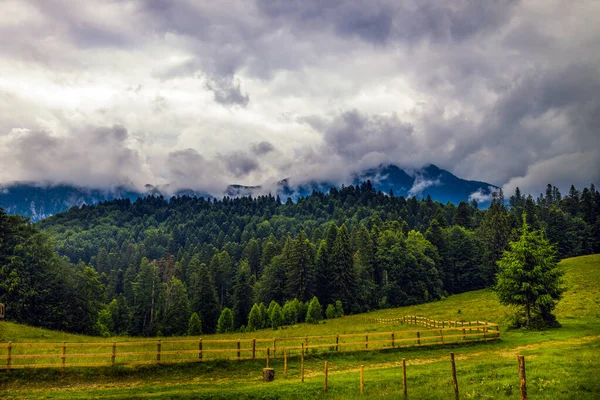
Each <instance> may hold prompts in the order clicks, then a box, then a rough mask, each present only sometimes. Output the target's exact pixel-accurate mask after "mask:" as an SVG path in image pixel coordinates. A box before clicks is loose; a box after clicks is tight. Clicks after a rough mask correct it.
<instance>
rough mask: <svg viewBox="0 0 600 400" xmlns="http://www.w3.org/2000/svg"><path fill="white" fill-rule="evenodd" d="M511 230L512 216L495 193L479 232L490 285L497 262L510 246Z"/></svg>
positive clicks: (486, 274)
mask: <svg viewBox="0 0 600 400" xmlns="http://www.w3.org/2000/svg"><path fill="white" fill-rule="evenodd" d="M511 231H512V228H511V226H510V216H509V214H508V212H507V210H506V207H505V206H504V204H503V203H502V202H501V201H500V199H499V197H498V196H497V195H496V194H495V193H493V194H492V204H491V205H490V208H489V209H488V211H487V212H486V213H485V216H484V218H483V220H482V221H481V226H480V227H479V232H478V233H479V236H480V237H481V239H482V243H483V249H484V252H483V264H484V268H485V269H486V271H485V272H484V277H485V280H486V283H487V284H488V285H490V284H492V283H493V282H494V279H495V276H496V272H497V266H496V262H497V261H498V260H499V259H500V257H502V253H503V252H504V250H505V249H506V248H507V247H508V242H509V241H510V238H511Z"/></svg>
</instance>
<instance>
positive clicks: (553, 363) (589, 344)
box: [0, 254, 600, 400]
mask: <svg viewBox="0 0 600 400" xmlns="http://www.w3.org/2000/svg"><path fill="white" fill-rule="evenodd" d="M560 266H561V267H562V268H563V269H564V270H565V272H566V274H565V287H566V288H567V291H566V292H565V294H564V298H563V300H562V301H561V302H560V303H559V306H558V308H557V317H558V319H559V321H560V322H561V323H562V325H563V327H562V328H558V329H552V330H548V331H543V332H535V331H534V332H531V331H523V330H516V331H512V330H507V329H506V328H507V323H508V320H509V316H508V314H509V313H510V310H509V309H508V308H506V307H503V306H500V305H499V304H498V302H497V300H496V298H495V295H494V294H493V293H492V292H491V291H489V290H479V291H474V292H468V293H462V294H459V295H455V296H451V297H449V298H446V299H443V300H440V301H437V302H434V303H429V304H423V305H418V306H410V307H401V308H396V309H387V310H380V311H376V312H373V313H368V314H361V315H355V316H350V317H345V318H341V319H335V320H331V321H327V323H326V324H320V325H307V324H299V325H298V326H294V327H291V328H288V329H282V330H278V331H276V332H275V331H273V330H264V331H259V332H254V333H246V334H235V335H204V338H207V339H208V338H237V337H241V338H244V337H274V336H275V337H279V336H288V335H290V334H294V335H318V334H331V333H344V332H360V331H367V330H368V331H375V330H381V329H387V330H389V329H390V326H388V325H384V326H382V325H377V324H373V323H371V322H368V321H369V319H370V318H372V317H393V316H397V315H405V314H417V315H427V316H430V317H437V318H440V319H442V318H443V319H458V320H460V319H463V318H464V319H471V318H473V319H486V320H492V321H498V322H500V323H501V326H502V337H501V340H500V341H498V342H494V343H484V344H476V345H470V346H463V347H460V346H458V347H454V348H453V349H452V351H454V352H455V353H456V354H457V360H458V361H457V362H458V372H459V384H460V386H461V393H463V396H465V397H466V398H478V397H485V396H487V397H491V398H500V399H505V398H518V377H517V376H516V354H525V356H526V358H527V360H528V364H527V368H528V371H527V374H528V382H529V386H528V391H529V395H530V396H531V398H535V399H554V398H565V399H578V400H581V399H594V398H597V395H599V394H600V385H599V383H598V381H597V380H595V379H594V375H595V372H596V371H597V370H598V368H600V361H599V359H600V358H599V356H600V336H599V335H598V333H599V332H600V289H599V288H600V274H598V271H599V270H600V255H598V254H597V255H591V256H584V257H577V258H571V259H565V260H563V261H562V262H561V263H560ZM459 310H460V313H459ZM0 326H1V327H2V334H1V336H2V340H3V341H6V340H12V341H14V342H18V341H20V342H45V341H50V342H60V341H78V342H88V341H92V342H99V341H113V340H115V338H109V339H100V338H96V337H89V336H79V335H69V334H64V333H60V332H54V331H49V330H44V329H38V328H31V327H26V326H22V325H17V324H12V323H6V322H2V323H0ZM118 340H119V341H122V340H131V338H118ZM448 351H450V349H444V348H433V347H432V348H423V349H413V350H397V351H385V352H367V353H357V354H340V355H336V354H332V355H329V356H325V358H323V356H318V357H309V358H308V359H307V364H306V370H307V372H306V374H307V381H306V382H305V383H304V384H301V383H300V381H299V379H298V365H297V361H290V362H291V363H292V364H291V366H290V373H289V377H288V378H284V377H283V376H279V378H278V379H276V381H275V383H273V384H271V385H270V386H269V389H268V391H265V386H264V384H262V383H260V382H259V375H260V372H259V371H260V370H261V368H262V362H252V361H248V362H242V363H239V362H230V363H226V364H225V363H215V364H212V363H206V364H195V365H190V366H168V367H167V366H161V367H160V368H154V367H148V368H133V369H119V372H118V374H117V375H115V374H113V373H111V372H110V369H101V370H96V371H97V372H95V373H93V374H91V373H89V372H87V371H90V370H89V369H87V370H86V369H84V370H70V369H68V370H66V371H65V372H64V373H63V375H62V378H61V380H60V383H59V381H58V380H56V379H57V378H56V377H55V376H56V375H55V374H53V373H50V372H48V373H47V372H44V371H43V370H38V371H37V372H36V374H31V373H28V372H27V371H13V372H14V373H13V374H11V377H10V378H7V377H5V378H3V380H2V382H3V383H2V386H1V387H0V389H2V390H4V393H6V394H7V395H8V396H9V398H36V397H37V396H39V395H40V394H41V393H44V392H47V391H52V392H53V393H54V396H55V397H57V398H64V397H68V398H86V397H98V398H104V397H105V396H106V397H111V398H164V397H169V398H193V397H195V396H197V395H198V394H199V393H202V394H203V396H205V397H207V398H208V397H210V398H234V397H235V398H253V399H270V398H278V397H284V398H304V399H307V398H320V390H321V387H322V371H321V368H322V363H323V360H324V359H327V360H329V364H330V374H331V376H330V379H329V380H330V387H331V389H330V394H329V396H327V397H328V398H333V399H337V398H339V399H342V398H358V393H357V386H356V385H357V376H358V375H357V366H358V365H360V364H364V365H365V366H366V370H367V371H366V378H365V379H366V381H367V391H366V393H367V397H371V396H373V397H374V398H396V397H397V396H396V395H395V394H398V393H400V392H399V390H401V388H399V386H398V385H399V380H398V379H399V378H398V374H399V369H398V368H399V367H398V365H399V360H400V358H406V359H407V363H408V366H409V375H408V385H409V394H410V395H411V397H412V398H433V399H444V398H448V397H449V393H451V382H449V381H448V376H449V375H448V372H447V367H446V366H447V362H448V361H447V358H446V356H447V354H448ZM557 360H560V362H559V363H557ZM273 367H274V368H275V369H276V371H279V372H278V374H281V368H282V361H281V359H277V360H273ZM473 396H474V397H473ZM461 397H462V396H461Z"/></svg>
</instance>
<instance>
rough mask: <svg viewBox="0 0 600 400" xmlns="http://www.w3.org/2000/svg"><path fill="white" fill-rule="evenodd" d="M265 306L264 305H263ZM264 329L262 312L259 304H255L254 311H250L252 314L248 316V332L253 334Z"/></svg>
mask: <svg viewBox="0 0 600 400" xmlns="http://www.w3.org/2000/svg"><path fill="white" fill-rule="evenodd" d="M263 306H264V304H263ZM262 327H263V315H262V312H261V310H260V307H259V306H258V304H254V305H253V306H252V309H251V310H250V314H249V315H248V326H247V327H246V330H247V331H248V332H253V331H255V330H257V329H261V328H262Z"/></svg>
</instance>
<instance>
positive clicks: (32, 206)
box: [0, 164, 496, 221]
mask: <svg viewBox="0 0 600 400" xmlns="http://www.w3.org/2000/svg"><path fill="white" fill-rule="evenodd" d="M367 180H370V181H371V184H372V185H373V187H374V188H375V189H376V190H381V191H382V192H384V193H390V191H393V192H394V195H396V196H404V197H411V196H416V197H419V198H425V197H427V196H428V195H429V196H431V198H432V199H433V200H436V201H440V202H442V203H446V202H451V203H455V204H458V203H459V202H461V201H469V199H470V198H471V197H474V198H477V199H479V200H480V201H483V203H482V205H483V206H485V200H486V199H487V198H488V197H489V195H490V194H491V191H492V190H495V189H496V186H494V185H490V184H488V183H485V182H478V181H469V180H464V179H461V178H458V177H457V176H455V175H453V174H452V173H450V172H448V171H446V170H444V169H441V168H439V167H437V166H436V165H434V164H428V165H425V166H423V167H422V168H421V169H417V170H412V171H409V172H407V171H406V170H404V169H402V168H400V167H398V166H397V165H395V164H380V165H379V166H377V167H375V168H369V169H365V170H364V171H361V172H358V173H356V174H354V176H353V177H352V179H351V182H346V184H352V185H358V184H360V183H362V182H365V181H367ZM294 182H295V179H294V178H293V177H287V178H284V179H282V180H280V181H279V182H277V184H276V185H275V187H274V189H273V190H274V193H272V194H273V195H280V196H282V197H284V198H286V197H292V198H294V199H297V198H299V197H307V196H309V195H311V194H312V192H313V191H317V192H322V193H327V192H328V191H329V189H330V188H331V187H336V186H337V187H339V186H341V185H336V184H335V183H332V182H323V181H320V182H318V181H312V182H305V183H301V184H295V183H294ZM264 190H265V189H263V188H262V187H261V186H245V185H239V184H233V185H229V186H228V187H227V189H226V190H225V191H224V192H223V193H221V195H223V196H229V197H240V196H249V195H252V196H254V195H258V194H263V193H262V192H263V191H264ZM164 193H172V191H171V190H169V185H160V186H155V185H151V184H147V185H145V187H144V192H138V191H136V190H133V189H131V188H127V187H124V186H115V188H113V189H97V188H83V187H77V186H72V185H68V184H63V183H60V184H55V185H52V184H47V183H36V182H27V183H23V182H18V183H13V184H8V185H1V184H0V206H2V207H3V208H4V209H5V210H6V211H7V212H8V213H11V214H20V215H23V216H28V217H30V218H31V219H32V221H38V220H40V219H43V218H46V217H49V216H50V215H53V214H56V213H58V212H62V211H66V210H68V209H69V208H71V207H73V206H82V205H84V204H87V205H91V204H97V203H98V202H100V201H106V200H112V199H115V198H129V199H130V200H131V201H135V200H136V199H137V198H140V197H145V196H162V195H163V194H164ZM174 195H175V196H183V195H186V196H198V197H201V196H202V197H206V198H210V197H212V196H211V195H208V194H206V193H201V192H198V191H197V190H193V189H180V190H178V191H176V192H175V194H174ZM214 195H216V196H217V197H218V196H219V195H218V194H214Z"/></svg>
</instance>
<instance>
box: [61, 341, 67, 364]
mask: <svg viewBox="0 0 600 400" xmlns="http://www.w3.org/2000/svg"><path fill="white" fill-rule="evenodd" d="M60 362H61V364H62V366H63V368H64V367H65V363H66V362H67V346H66V345H65V342H62V355H61V357H60Z"/></svg>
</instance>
